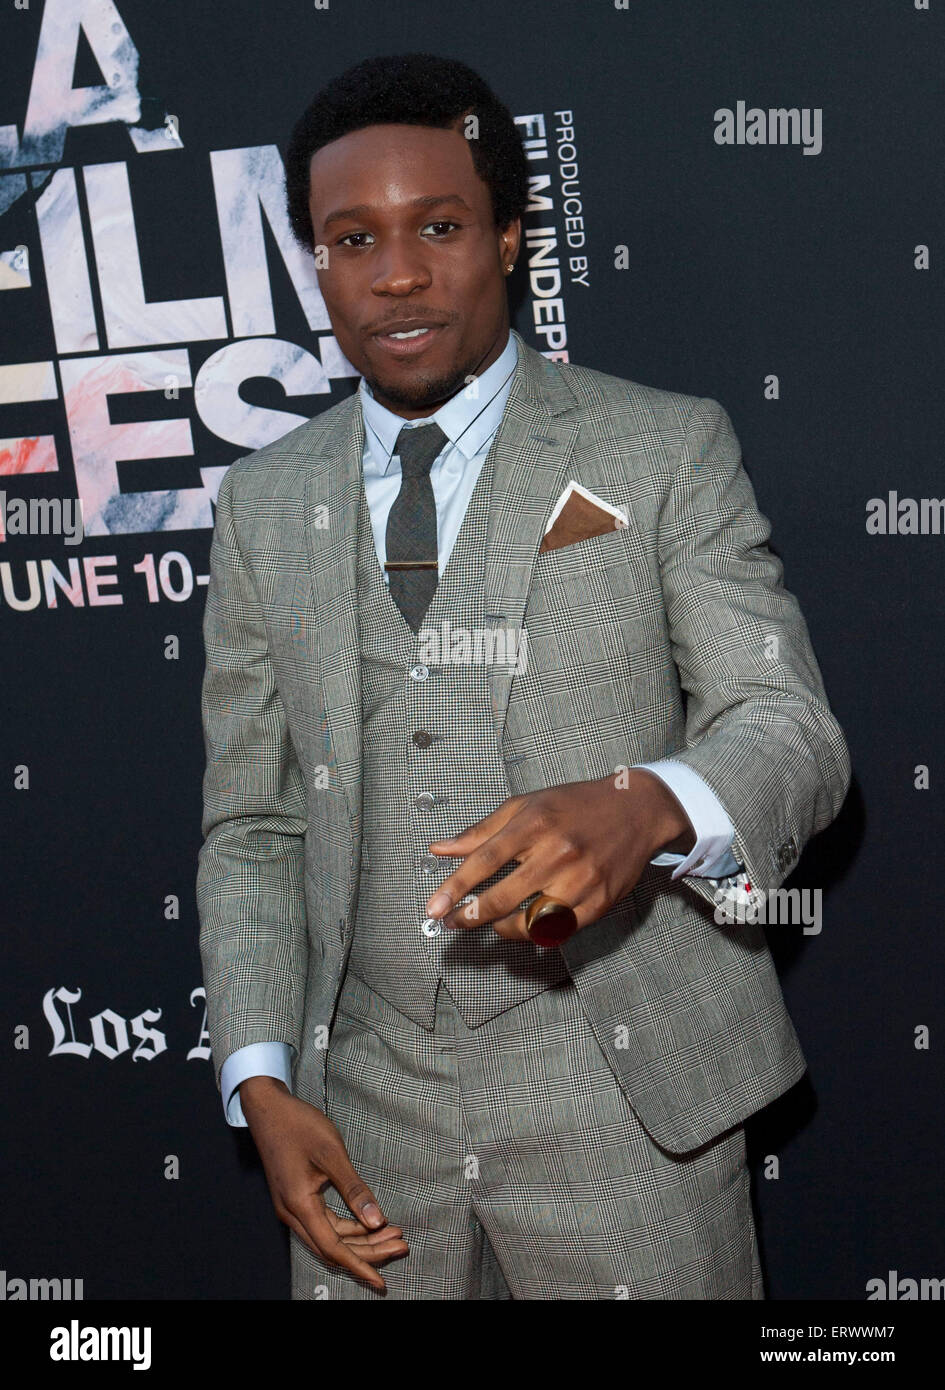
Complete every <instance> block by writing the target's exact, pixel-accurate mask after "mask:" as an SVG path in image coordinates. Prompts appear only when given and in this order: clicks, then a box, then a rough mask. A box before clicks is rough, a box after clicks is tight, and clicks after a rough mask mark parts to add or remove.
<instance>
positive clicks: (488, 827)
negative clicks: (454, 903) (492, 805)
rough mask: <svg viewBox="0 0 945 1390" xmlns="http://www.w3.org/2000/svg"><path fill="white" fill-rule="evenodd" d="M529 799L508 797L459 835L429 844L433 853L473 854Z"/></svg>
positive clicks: (446, 854) (452, 856)
mask: <svg viewBox="0 0 945 1390" xmlns="http://www.w3.org/2000/svg"><path fill="white" fill-rule="evenodd" d="M527 800H528V797H527V796H510V797H508V798H507V799H506V800H505V801H503V802H502V805H501V806H498V807H496V809H495V810H494V811H490V812H489V814H488V815H487V816H483V818H482V820H477V821H476V822H475V823H474V824H473V825H467V827H466V829H465V830H463V831H461V832H460V833H459V834H458V835H454V836H453V837H452V838H451V839H448V840H433V841H432V842H431V844H430V846H429V849H430V851H431V853H433V854H442V855H445V856H446V858H457V857H458V856H461V855H463V856H465V855H467V854H471V853H472V851H473V850H474V849H477V848H478V847H479V845H481V844H483V843H484V842H485V841H486V840H488V839H489V838H490V836H492V835H494V834H495V832H496V831H497V830H501V829H502V827H503V826H504V825H506V824H507V823H508V821H509V820H511V818H512V817H513V816H514V815H516V814H517V813H518V812H519V811H520V810H521V808H522V805H523V804H524V802H525V801H527ZM460 896H462V894H460Z"/></svg>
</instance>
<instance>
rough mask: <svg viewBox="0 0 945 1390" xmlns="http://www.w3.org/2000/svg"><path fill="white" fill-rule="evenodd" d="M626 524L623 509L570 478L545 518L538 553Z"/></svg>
mask: <svg viewBox="0 0 945 1390" xmlns="http://www.w3.org/2000/svg"><path fill="white" fill-rule="evenodd" d="M629 524H630V523H629V519H628V517H627V514H626V512H622V511H620V510H619V508H617V507H612V506H611V505H610V504H609V503H608V502H602V501H601V499H600V498H599V497H595V496H594V493H593V492H591V491H590V490H589V489H588V488H586V487H582V486H581V484H580V483H576V482H574V481H573V479H572V481H571V482H570V483H568V485H567V487H566V488H565V490H564V492H562V494H561V496H560V497H559V498H558V500H557V502H556V503H555V505H554V509H553V510H552V513H551V516H550V517H549V518H548V524H547V526H546V527H545V535H544V538H543V540H542V543H541V545H540V546H539V547H538V553H539V555H540V554H541V552H542V551H543V550H558V549H560V547H561V546H563V545H574V543H575V542H576V541H586V540H588V539H589V538H590V537H591V536H603V535H606V533H607V532H608V531H613V530H615V529H616V528H617V527H620V526H628V525H629Z"/></svg>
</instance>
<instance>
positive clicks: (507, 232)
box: [499, 217, 522, 265]
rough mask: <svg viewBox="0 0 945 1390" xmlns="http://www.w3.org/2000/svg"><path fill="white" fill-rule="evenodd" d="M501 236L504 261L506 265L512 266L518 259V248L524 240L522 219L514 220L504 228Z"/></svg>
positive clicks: (516, 218)
mask: <svg viewBox="0 0 945 1390" xmlns="http://www.w3.org/2000/svg"><path fill="white" fill-rule="evenodd" d="M499 236H500V244H501V247H502V253H503V254H502V260H503V261H504V263H505V264H506V265H510V264H512V263H513V262H514V261H516V260H517V259H518V248H519V246H520V244H521V240H522V219H521V218H520V217H515V218H513V219H512V221H511V222H510V223H509V224H508V226H507V227H503V228H502V230H501V232H500V233H499Z"/></svg>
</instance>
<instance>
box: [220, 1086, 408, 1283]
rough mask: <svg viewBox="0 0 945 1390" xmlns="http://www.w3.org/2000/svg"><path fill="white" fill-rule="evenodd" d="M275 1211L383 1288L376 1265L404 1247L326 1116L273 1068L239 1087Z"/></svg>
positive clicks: (323, 1252) (329, 1256)
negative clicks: (332, 1198)
mask: <svg viewBox="0 0 945 1390" xmlns="http://www.w3.org/2000/svg"><path fill="white" fill-rule="evenodd" d="M239 1092H240V1104H241V1105H242V1108H243V1115H244V1116H245V1118H246V1123H247V1124H248V1125H249V1128H250V1131H251V1133H252V1136H253V1139H254V1141H255V1144H256V1148H257V1149H258V1150H259V1156H260V1158H261V1159H262V1162H263V1167H264V1168H265V1170H266V1180H267V1182H268V1183H269V1191H270V1194H271V1195H272V1201H273V1205H274V1207H275V1209H276V1215H277V1216H278V1218H279V1220H280V1221H283V1222H285V1224H286V1225H287V1226H288V1227H289V1229H290V1230H292V1231H294V1232H295V1234H296V1235H297V1236H298V1237H299V1239H300V1240H302V1241H304V1242H305V1244H306V1245H307V1246H308V1248H309V1249H310V1250H311V1251H312V1252H313V1254H316V1255H319V1256H320V1257H321V1258H322V1259H323V1260H325V1261H327V1263H328V1264H333V1265H342V1266H343V1267H344V1268H345V1269H349V1270H350V1271H351V1273H352V1274H356V1275H358V1276H359V1277H360V1278H362V1279H365V1280H367V1282H368V1283H369V1284H370V1285H371V1286H372V1287H373V1288H375V1289H378V1290H379V1291H380V1292H381V1293H383V1292H384V1291H385V1289H386V1287H387V1286H386V1284H385V1283H384V1280H383V1279H382V1278H381V1276H380V1274H379V1273H378V1272H377V1270H376V1269H374V1267H373V1266H374V1265H378V1264H382V1263H383V1262H384V1261H385V1260H389V1259H390V1258H391V1257H392V1256H395V1255H398V1256H403V1255H406V1254H407V1243H406V1241H405V1240H404V1239H403V1232H402V1230H401V1228H400V1227H399V1226H390V1225H388V1224H387V1219H386V1217H385V1216H384V1214H383V1213H382V1211H381V1209H380V1207H379V1205H378V1203H377V1200H376V1198H375V1197H374V1194H373V1193H372V1192H371V1190H370V1188H369V1187H368V1185H367V1183H365V1182H363V1181H362V1179H361V1178H360V1177H359V1176H358V1174H357V1173H356V1172H355V1170H354V1167H353V1165H352V1163H351V1160H350V1159H349V1157H348V1153H347V1150H346V1149H345V1146H344V1143H343V1141H342V1138H341V1135H340V1134H339V1133H338V1130H337V1128H336V1127H335V1125H333V1124H332V1122H331V1120H329V1118H328V1116H327V1115H325V1114H324V1113H323V1112H322V1111H321V1110H318V1109H316V1107H315V1106H314V1105H309V1104H308V1102H307V1101H304V1100H300V1099H299V1097H298V1096H293V1095H292V1094H291V1093H290V1091H289V1090H288V1088H287V1087H286V1085H285V1084H284V1082H282V1081H279V1080H277V1078H276V1077H273V1076H251V1077H248V1078H247V1080H246V1081H244V1082H243V1083H242V1085H241V1086H240V1088H239ZM329 1184H331V1186H332V1187H334V1188H335V1190H336V1191H337V1192H338V1193H339V1195H340V1196H341V1197H342V1198H343V1200H344V1202H345V1205H346V1206H347V1207H348V1209H349V1211H351V1213H352V1215H353V1216H354V1217H355V1220H351V1221H349V1220H348V1219H347V1218H344V1217H340V1216H338V1215H336V1213H335V1212H333V1211H332V1210H331V1209H330V1208H329V1207H328V1206H327V1205H326V1203H325V1199H324V1197H323V1196H322V1191H323V1189H324V1188H325V1187H327V1186H328V1185H329Z"/></svg>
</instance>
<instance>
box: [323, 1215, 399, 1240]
mask: <svg viewBox="0 0 945 1390" xmlns="http://www.w3.org/2000/svg"><path fill="white" fill-rule="evenodd" d="M325 1214H326V1216H327V1217H328V1220H329V1221H330V1222H331V1225H332V1228H333V1230H334V1232H335V1234H336V1235H339V1236H341V1238H342V1240H347V1241H348V1242H349V1244H350V1242H351V1238H352V1237H355V1238H356V1239H365V1240H368V1241H371V1242H372V1243H373V1242H377V1241H382V1240H390V1239H392V1238H395V1237H397V1236H402V1235H403V1230H402V1229H401V1227H400V1226H380V1227H379V1228H378V1229H377V1230H376V1231H369V1230H368V1228H367V1226H363V1225H362V1224H361V1222H360V1221H352V1220H351V1219H350V1218H349V1217H347V1216H337V1215H336V1214H335V1212H333V1211H332V1209H331V1207H329V1206H326V1208H325Z"/></svg>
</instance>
